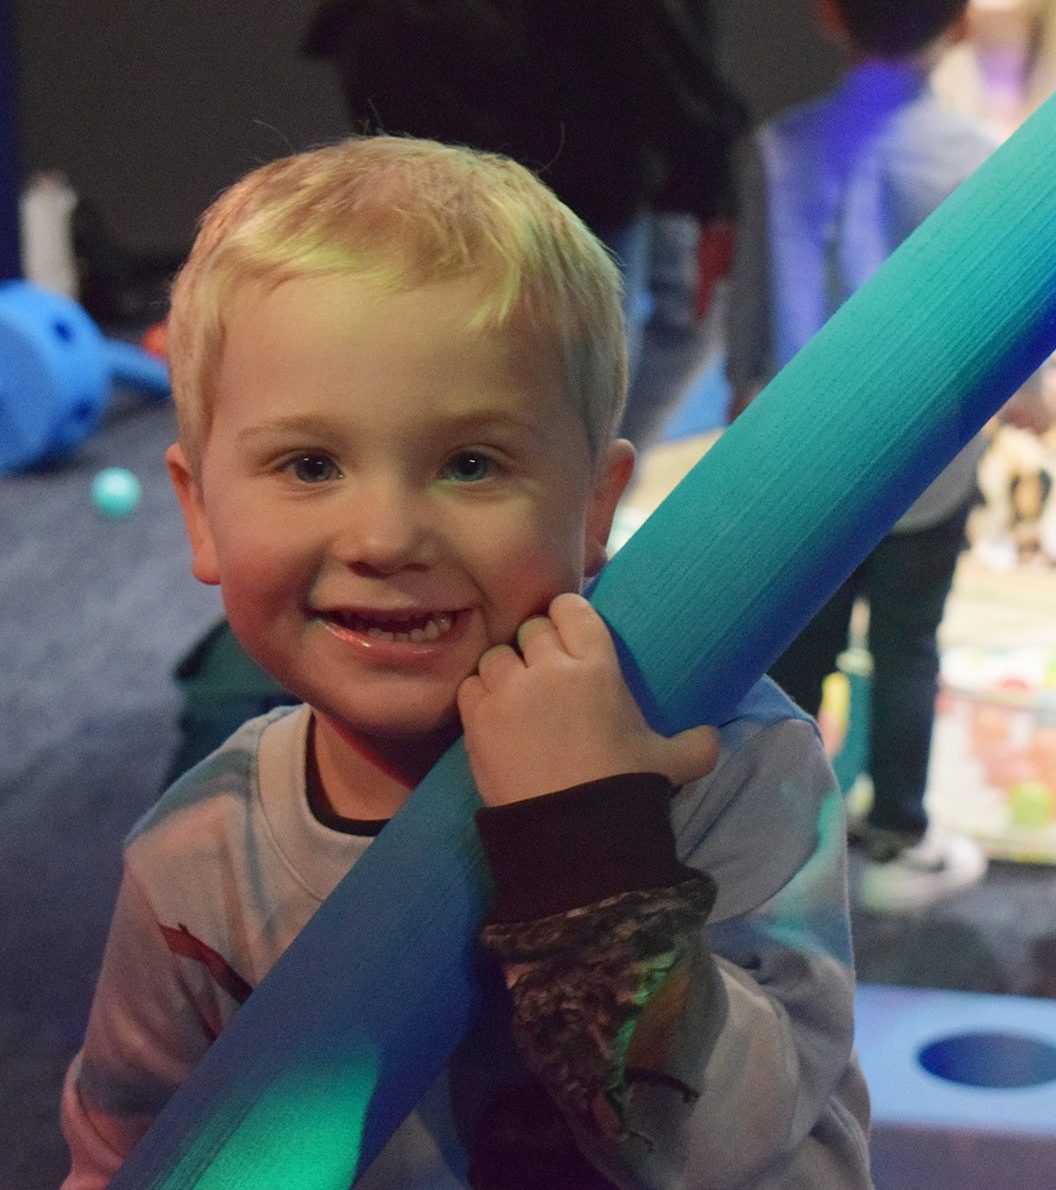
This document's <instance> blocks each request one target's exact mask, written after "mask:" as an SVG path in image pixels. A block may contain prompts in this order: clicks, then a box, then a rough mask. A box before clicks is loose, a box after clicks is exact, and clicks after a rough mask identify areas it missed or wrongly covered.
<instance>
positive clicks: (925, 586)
mask: <svg viewBox="0 0 1056 1190" xmlns="http://www.w3.org/2000/svg"><path fill="white" fill-rule="evenodd" d="M970 507H971V503H970V502H969V503H966V504H965V505H964V506H963V507H962V508H960V509H958V510H957V511H956V512H955V513H954V514H953V515H951V516H949V517H947V518H946V519H945V520H943V521H940V522H939V523H938V524H937V525H933V526H931V527H929V528H927V529H921V530H919V531H917V532H914V533H893V534H890V535H889V536H888V537H885V538H884V540H883V541H882V542H881V543H880V544H879V545H878V546H877V547H876V549H874V550H873V552H872V553H871V554H870V555H869V557H868V558H866V560H865V561H864V562H863V563H862V564H861V565H860V566H859V567H858V569H857V570H856V571H855V572H854V574H852V575H851V577H850V578H849V579H848V580H847V582H846V583H844V585H843V586H842V587H841V588H840V589H839V590H838V591H837V592H836V594H835V595H834V596H833V597H832V599H830V600H829V602H828V603H827V604H826V605H825V606H824V607H823V608H822V609H821V611H820V612H818V614H817V615H816V616H815V617H814V619H813V620H811V622H810V623H809V624H808V625H807V627H806V628H805V629H804V630H803V632H802V633H800V635H799V636H798V637H797V638H796V639H795V640H794V641H793V642H792V644H791V645H790V646H789V647H788V649H787V650H786V651H785V653H783V654H782V656H781V657H779V658H778V660H777V661H776V662H775V663H774V665H773V666H772V667H771V669H770V676H771V677H772V678H773V679H774V680H775V681H776V682H777V683H778V685H779V686H782V687H783V688H784V689H785V691H786V692H787V693H788V694H789V695H790V696H791V697H792V698H793V699H794V700H795V701H796V702H797V703H799V705H800V706H801V707H803V709H804V710H806V711H809V712H810V713H811V714H812V715H817V713H818V709H819V707H820V705H821V685H822V682H823V681H824V680H825V678H826V677H827V676H828V675H829V674H830V673H832V672H833V670H834V669H835V668H836V658H837V657H838V656H839V654H840V653H841V652H842V651H843V650H844V649H845V648H846V647H847V633H848V629H849V627H850V620H851V611H852V609H853V607H854V602H855V600H856V599H858V598H859V597H863V598H865V599H867V600H868V601H869V651H870V653H871V654H872V658H873V677H872V683H871V692H870V701H871V717H870V725H869V752H868V760H867V767H868V770H869V774H870V776H871V777H872V780H873V792H874V799H873V806H872V809H871V810H870V812H869V823H870V825H872V826H875V827H879V828H882V829H884V830H890V831H897V832H898V833H899V834H903V835H907V836H920V835H922V834H923V833H924V830H925V829H926V827H927V821H928V820H927V814H926V813H925V810H924V791H925V787H926V784H927V776H928V758H929V756H930V754H931V732H932V726H933V724H934V721H935V696H936V694H937V693H938V674H939V647H938V639H937V633H938V629H939V625H940V623H941V622H942V616H943V611H944V609H945V606H946V597H947V596H948V595H949V592H950V587H951V586H952V585H953V574H954V569H955V568H956V565H957V558H958V557H959V555H960V552H961V549H962V547H963V544H964V525H965V521H966V520H967V518H968V511H969V509H970Z"/></svg>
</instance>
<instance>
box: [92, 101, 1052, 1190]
mask: <svg viewBox="0 0 1056 1190" xmlns="http://www.w3.org/2000/svg"><path fill="white" fill-rule="evenodd" d="M1054 156H1056V107H1054V105H1053V103H1052V102H1050V103H1049V104H1048V105H1046V106H1045V107H1044V108H1043V109H1041V110H1040V111H1039V112H1038V113H1036V114H1035V115H1034V116H1033V117H1032V119H1031V120H1030V121H1029V122H1028V123H1027V124H1026V125H1025V126H1024V127H1023V128H1022V129H1021V130H1020V131H1019V132H1018V133H1017V134H1016V135H1015V136H1014V137H1013V138H1012V139H1011V141H1009V142H1008V143H1007V144H1006V145H1004V146H1003V147H1002V148H1001V150H999V151H998V153H997V154H995V156H994V157H993V158H992V159H991V160H990V161H989V162H988V163H987V164H986V165H984V166H983V168H982V169H981V170H979V171H978V173H977V174H976V175H975V176H974V177H973V178H971V179H970V180H969V181H968V182H967V183H966V184H965V185H964V186H962V187H961V188H960V189H959V190H958V191H957V192H956V194H955V195H953V197H952V198H951V199H950V200H949V201H948V202H947V203H946V204H944V205H943V207H942V208H940V210H939V211H938V212H936V214H935V215H934V216H933V217H932V218H931V219H930V220H928V222H927V223H925V224H924V225H923V226H922V227H921V228H920V229H919V231H918V232H917V233H916V234H915V235H914V236H913V237H911V239H910V240H908V241H907V242H906V243H905V244H904V245H903V246H902V247H901V248H900V249H899V251H898V252H896V253H895V254H894V256H892V258H891V259H890V260H889V261H888V262H887V264H886V265H885V266H884V267H883V268H882V269H881V270H880V272H879V273H878V274H877V276H876V277H875V278H874V279H873V280H872V281H871V282H870V283H869V284H868V285H867V286H865V287H864V288H863V289H862V290H861V291H859V293H858V294H856V295H855V297H854V298H852V299H851V300H850V301H849V302H848V303H847V304H846V306H844V307H843V309H842V310H841V311H840V312H839V314H837V316H836V317H835V318H833V319H832V320H831V321H830V323H829V324H828V325H827V326H826V327H825V328H824V330H823V331H822V332H821V333H820V334H819V335H818V336H817V337H816V338H815V339H814V340H813V341H812V342H811V343H810V344H809V345H808V346H807V347H806V348H805V349H804V350H803V351H802V352H801V353H800V355H799V356H797V357H796V359H795V360H793V361H792V363H791V364H790V365H789V366H788V367H787V368H786V369H785V370H784V371H783V372H782V373H781V375H780V376H778V377H777V378H776V379H775V380H774V381H773V383H772V384H771V385H770V386H769V387H768V389H767V390H766V392H765V393H764V394H763V395H762V396H761V397H760V398H759V399H758V401H757V402H756V403H755V404H754V405H753V406H752V408H751V409H750V410H749V411H748V413H747V414H745V415H744V417H742V418H741V419H740V420H739V421H738V422H737V424H736V425H735V426H734V427H733V428H732V430H731V431H730V432H729V433H727V434H726V435H724V436H723V438H722V439H721V440H720V441H719V443H718V444H717V445H716V446H715V447H714V448H713V450H712V451H711V452H709V454H708V455H707V456H706V457H705V459H704V460H703V462H702V463H701V465H700V466H698V468H697V469H696V470H695V471H693V472H692V473H691V475H690V476H689V477H688V478H687V479H686V480H685V481H684V482H683V484H682V485H680V487H679V488H678V489H677V490H676V491H675V492H674V493H673V494H672V495H671V497H669V499H668V500H667V501H666V502H665V504H664V505H663V506H662V507H661V508H660V509H659V510H658V511H657V512H656V513H655V514H654V516H653V517H651V518H650V520H649V521H648V522H647V524H646V525H645V526H644V527H643V528H642V529H641V530H640V531H639V533H638V534H637V535H636V536H635V537H634V538H633V539H632V540H631V542H630V543H629V544H628V545H627V546H626V547H625V548H624V549H623V550H622V551H621V552H620V554H618V555H617V557H616V558H615V559H614V560H613V562H612V563H611V565H610V566H609V567H608V568H607V569H606V571H605V572H604V573H603V575H602V577H601V580H600V581H599V583H598V585H597V587H596V589H595V592H594V595H593V598H594V602H595V604H596V606H597V607H598V609H599V611H601V612H602V614H603V615H604V616H605V618H606V620H607V621H608V622H609V624H610V626H611V627H612V630H613V632H614V634H615V635H616V637H617V640H618V642H619V646H620V650H621V655H622V659H623V661H624V664H625V667H626V670H627V673H628V675H629V679H630V680H631V682H632V685H633V688H634V689H635V692H636V694H637V695H638V697H639V699H640V701H641V702H642V704H643V706H644V707H645V709H646V711H647V714H648V715H649V716H650V718H651V719H652V721H653V722H654V723H655V724H656V725H658V726H660V727H662V728H664V729H665V730H674V729H677V728H681V727H685V726H688V725H690V724H693V723H697V722H702V721H710V722H720V721H722V720H723V719H724V718H725V717H726V716H728V715H729V714H730V712H731V711H732V710H733V708H734V707H735V706H736V704H737V702H738V700H739V699H740V698H741V696H742V695H743V694H744V693H745V692H746V691H747V690H748V689H749V687H750V686H751V684H752V683H753V682H754V681H755V679H756V678H757V677H758V676H759V675H760V674H761V673H762V672H763V671H764V669H765V668H766V667H767V665H768V664H769V663H770V662H771V661H772V660H773V659H774V658H775V657H776V656H777V655H778V654H779V653H780V652H781V650H782V649H783V647H784V646H785V644H786V643H787V642H788V641H789V640H791V639H792V637H793V636H795V634H796V633H797V632H798V630H799V629H800V627H801V626H802V625H803V624H804V623H805V622H806V621H807V620H808V619H809V618H810V616H811V615H812V614H813V613H814V611H815V610H816V609H817V607H818V606H820V604H821V603H822V602H823V601H824V600H825V599H826V598H827V597H828V595H829V594H830V593H831V592H832V591H833V590H834V589H835V587H836V586H837V585H838V584H839V582H840V581H842V579H843V578H844V577H845V576H846V575H847V574H848V573H849V572H850V571H851V570H852V569H853V568H854V567H855V566H856V565H857V563H858V562H859V561H860V560H861V559H862V558H863V557H864V556H865V554H866V553H867V552H868V551H869V550H870V549H871V547H872V546H873V545H874V544H875V542H876V541H877V540H878V539H879V538H880V537H881V536H883V535H884V534H885V533H886V532H887V530H888V528H889V527H890V526H891V525H892V524H893V523H894V521H895V520H896V519H897V517H898V516H899V515H900V514H901V512H902V511H903V510H904V509H905V508H906V507H908V505H909V504H910V503H911V502H912V500H913V499H914V498H915V497H916V496H917V495H918V494H919V493H920V492H921V491H922V490H923V488H924V487H925V486H926V484H927V483H928V482H929V481H930V480H931V479H932V478H933V477H934V476H935V475H936V474H937V473H938V472H939V470H941V468H942V467H943V466H944V465H945V463H946V462H947V461H948V460H949V459H951V458H952V457H953V455H954V454H955V453H956V452H957V451H958V450H959V449H960V447H961V446H962V445H963V444H964V443H965V442H967V441H968V440H969V439H970V438H971V436H972V435H973V434H974V433H975V432H976V431H977V430H978V429H979V428H980V427H981V426H982V425H983V423H984V422H985V421H986V420H987V419H988V418H989V417H990V416H991V415H992V414H993V413H994V412H995V411H996V410H997V409H998V408H999V406H1000V405H1001V404H1002V403H1003V402H1004V401H1005V399H1006V398H1007V397H1008V396H1009V395H1010V394H1011V393H1012V392H1013V391H1014V390H1015V389H1016V388H1017V387H1018V386H1019V384H1020V383H1021V382H1022V381H1023V380H1024V379H1026V377H1027V376H1028V375H1029V374H1030V373H1031V372H1032V371H1034V370H1035V369H1036V368H1037V367H1038V366H1039V365H1040V364H1041V363H1042V362H1043V360H1044V358H1045V357H1046V356H1047V355H1048V354H1049V352H1050V351H1051V350H1052V349H1053V347H1054V346H1056V172H1054V171H1053V170H1052V167H1051V162H1052V160H1053V158H1054ZM476 805H477V799H476V795H475V793H474V790H473V786H472V781H471V779H470V776H469V771H468V766H467V764H466V760H465V755H464V751H463V749H462V747H461V745H456V746H455V747H454V748H453V749H452V750H451V752H449V753H448V754H447V755H446V756H445V757H444V758H443V759H442V760H441V762H440V764H439V765H437V766H436V768H434V770H433V771H432V772H431V773H430V774H429V775H428V777H427V778H426V780H425V781H424V782H423V783H422V784H421V786H420V787H419V788H418V789H417V790H416V791H415V793H414V795H413V797H412V798H411V799H410V801H409V802H408V804H407V806H406V807H405V808H404V810H403V811H401V813H400V814H399V815H398V816H397V817H396V818H395V819H394V820H393V822H392V823H391V824H390V825H389V826H388V827H386V829H385V831H384V832H383V834H382V835H381V836H380V837H379V838H378V840H377V841H376V842H375V843H374V844H373V845H372V846H371V847H370V848H369V849H368V850H367V852H366V854H365V856H364V857H363V859H362V860H360V861H359V862H358V863H357V864H356V866H355V868H354V869H353V870H352V871H351V873H350V874H349V875H348V876H347V877H346V878H345V880H344V881H343V882H342V883H341V884H340V885H339V886H338V888H337V889H336V890H335V892H334V893H333V894H332V896H331V897H330V898H329V900H328V901H327V902H326V903H325V904H324V905H323V906H322V907H321V909H320V910H319V912H318V913H317V914H316V916H315V917H314V918H313V919H312V921H311V922H310V923H309V924H308V926H307V927H306V928H305V930H304V931H303V932H302V933H301V935H300V937H299V938H298V939H297V940H296V941H295V942H294V944H293V945H292V946H291V947H290V949H289V950H288V951H287V953H286V954H285V955H284V956H283V958H282V959H281V960H280V962H279V963H278V964H277V965H276V966H275V968H274V969H273V970H272V972H271V973H270V974H269V975H268V977H267V978H266V979H265V980H264V981H263V983H262V984H261V986H260V987H259V988H258V989H257V990H256V991H255V992H254V994H253V995H252V996H251V997H250V999H249V1000H248V1002H247V1003H246V1004H245V1005H244V1006H243V1008H242V1009H241V1010H240V1012H239V1015H238V1017H237V1018H236V1020H235V1022H234V1024H233V1025H232V1027H231V1028H230V1029H228V1030H227V1032H225V1033H224V1034H223V1035H222V1036H221V1037H220V1039H219V1040H218V1041H217V1042H216V1044H215V1045H214V1046H213V1047H212V1049H211V1050H210V1051H209V1053H208V1054H207V1056H206V1058H205V1059H204V1061H203V1062H202V1063H201V1065H200V1067H199V1069H198V1070H197V1071H196V1072H195V1074H194V1075H193V1077H192V1078H191V1079H190V1080H189V1082H188V1083H187V1084H186V1086H184V1087H183V1088H182V1089H181V1090H180V1092H178V1093H177V1095H176V1096H175V1097H174V1098H173V1100H172V1101H171V1102H170V1103H169V1105H168V1106H167V1107H166V1109H165V1110H164V1112H163V1113H162V1115H161V1116H160V1117H159V1119H158V1120H157V1122H156V1123H155V1125H154V1127H153V1128H152V1130H151V1131H150V1133H149V1134H148V1135H147V1137H146V1138H145V1140H144V1142H143V1143H142V1144H141V1145H140V1146H139V1147H138V1148H137V1149H136V1151H135V1153H134V1154H133V1155H132V1156H131V1157H130V1158H129V1160H128V1162H126V1165H125V1167H124V1169H123V1170H122V1172H121V1173H120V1174H119V1175H118V1176H117V1177H116V1178H115V1179H114V1181H113V1183H112V1186H113V1187H114V1188H115V1190H132V1188H135V1190H146V1188H148V1187H149V1188H150V1190H162V1188H164V1190H182V1188H184V1187H200V1188H204V1190H235V1188H239V1190H241V1188H245V1190H250V1188H252V1190H258V1188H259V1187H260V1186H296V1187H297V1188H298V1190H338V1188H341V1190H343V1188H344V1187H346V1186H347V1185H348V1184H349V1181H350V1180H351V1177H352V1176H353V1174H354V1173H355V1172H362V1170H363V1169H365V1168H366V1167H367V1166H368V1165H369V1163H370V1161H371V1160H372V1159H373V1157H374V1156H375V1155H376V1154H377V1152H378V1151H379V1150H380V1148H381V1147H382V1145H383V1144H384V1142H385V1140H386V1139H387V1137H388V1136H389V1135H390V1134H391V1132H392V1131H393V1129H394V1128H395V1127H396V1126H397V1125H398V1124H399V1122H400V1121H401V1120H402V1118H403V1117H404V1115H405V1114H406V1113H407V1112H408V1111H409V1110H410V1109H411V1108H412V1107H413V1106H414V1104H415V1103H416V1102H417V1100H418V1099H419V1098H420V1096H421V1094H422V1093H423V1091H424V1090H425V1089H426V1088H427V1087H428V1086H429V1084H430V1082H431V1081H432V1080H433V1079H434V1078H435V1077H436V1075H437V1074H438V1073H439V1071H440V1070H441V1069H442V1068H443V1066H444V1064H445V1063H446V1061H447V1058H448V1056H449V1054H450V1052H451V1051H452V1049H453V1048H454V1046H455V1045H456V1044H457V1042H458V1040H459V1038H460V1037H461V1036H462V1035H463V1033H464V1031H465V1029H466V1027H467V1026H468V1024H469V1022H470V1020H471V1019H472V1014H473V1005H474V1000H475V996H476V991H475V980H474V976H473V966H472V948H473V940H474V937H475V934H476V931H477V928H478V922H479V920H480V918H481V916H482V914H483V911H484V906H485V903H486V898H487V886H486V880H485V878H484V876H483V874H482V862H481V857H480V853H479V848H478V844H477V840H476V836H475V832H474V827H473V823H472V814H473V811H474V809H475V808H476ZM306 988H310V989H311V994H310V995H308V994H305V989H306ZM305 1088H308V1090H307V1091H306V1090H305ZM293 1109H296V1110H295V1120H294V1123H293V1124H291V1125H289V1126H288V1127H285V1128H283V1127H277V1126H276V1123H275V1121H276V1120H280V1119H282V1118H287V1119H289V1118H290V1117H289V1112H290V1111H291V1110H293Z"/></svg>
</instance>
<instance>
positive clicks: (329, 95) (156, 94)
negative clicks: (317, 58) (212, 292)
mask: <svg viewBox="0 0 1056 1190" xmlns="http://www.w3.org/2000/svg"><path fill="white" fill-rule="evenodd" d="M316 4H317V0H45V2H43V3H42V2H41V0H15V3H14V10H15V17H16V21H17V34H16V42H17V46H18V63H19V87H20V102H19V127H20V137H21V158H22V171H23V176H27V175H28V173H29V172H30V171H31V170H34V169H42V168H48V167H58V168H61V169H62V170H64V171H65V172H66V174H67V175H68V177H69V179H70V181H71V183H72V185H73V187H74V189H75V190H76V191H77V192H78V193H79V194H81V195H82V197H84V198H85V199H86V200H88V201H89V202H91V203H92V204H93V205H95V206H97V207H98V208H99V209H100V210H101V211H102V213H103V214H104V215H105V217H106V218H107V220H108V221H109V222H110V223H111V225H112V227H113V230H114V232H115V233H116V234H117V235H118V236H119V237H120V238H121V239H123V240H125V241H127V243H128V245H129V246H130V247H133V248H151V249H157V248H161V249H169V248H172V247H179V246H181V245H182V244H183V243H185V242H187V241H188V240H189V238H190V236H191V235H192V233H193V228H194V224H195V221H196V219H197V217H198V215H199V214H200V212H201V210H202V209H203V207H204V206H205V205H206V204H207V203H208V202H209V200H210V198H211V197H212V196H213V195H214V194H215V193H216V192H217V191H218V190H219V189H221V188H222V187H223V186H225V185H227V184H228V183H229V182H231V181H233V180H234V179H235V178H236V177H237V176H239V175H240V174H241V173H243V172H244V171H245V170H246V169H248V168H250V167H251V166H253V165H255V164H258V163H259V162H261V161H266V160H269V159H271V158H273V157H276V156H279V155H280V154H282V153H284V152H287V151H289V150H290V149H297V148H303V147H305V146H307V145H309V144H311V143H313V142H317V141H319V140H324V139H331V138H333V137H334V136H335V135H338V134H340V133H341V132H342V131H343V128H344V124H343V120H342V114H341V108H340V104H339V102H338V99H337V96H336V93H335V90H334V87H333V85H332V82H331V78H330V73H329V71H328V70H327V69H326V67H325V66H323V65H321V64H318V63H313V62H310V61H307V60H305V59H302V58H300V57H299V56H298V54H297V45H298V42H299V39H300V37H301V33H302V30H303V28H304V26H305V23H306V22H307V20H308V17H309V15H310V14H311V12H312V11H313V9H314V8H315V7H316Z"/></svg>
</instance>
